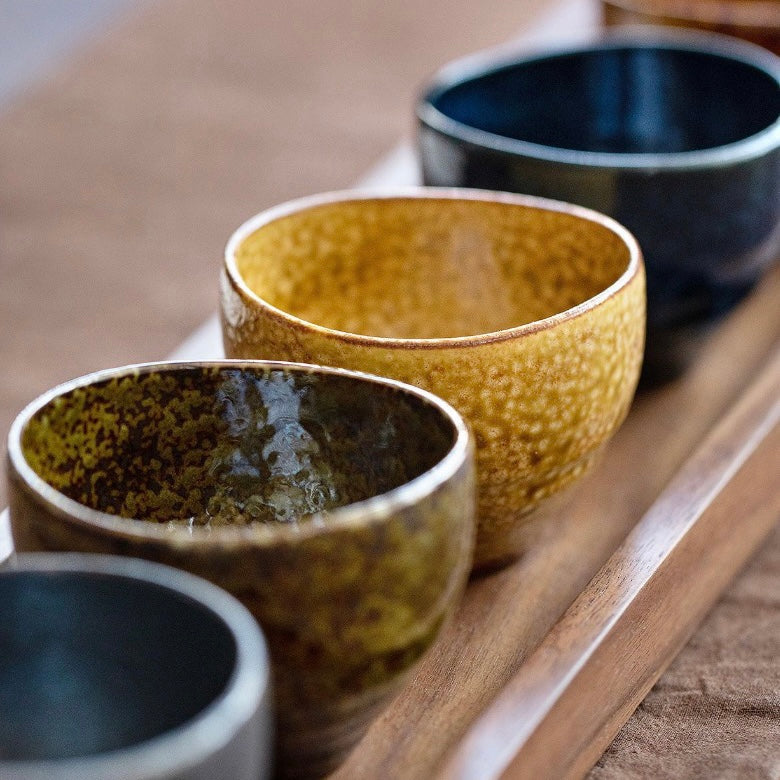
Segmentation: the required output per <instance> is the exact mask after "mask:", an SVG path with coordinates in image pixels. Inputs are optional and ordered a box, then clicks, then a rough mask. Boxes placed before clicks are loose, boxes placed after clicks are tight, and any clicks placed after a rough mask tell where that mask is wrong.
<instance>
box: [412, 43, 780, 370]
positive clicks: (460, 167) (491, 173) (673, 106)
mask: <svg viewBox="0 0 780 780" xmlns="http://www.w3.org/2000/svg"><path fill="white" fill-rule="evenodd" d="M417 116H418V120H419V130H418V144H419V150H420V159H421V164H422V173H423V181H424V183H425V184H428V185H432V186H437V187H438V186H457V187H480V188H484V189H487V190H505V191H508V192H522V193H528V194H531V195H539V196H542V197H547V198H556V199H558V200H562V201H566V202H569V203H577V204H580V205H582V206H586V207H588V208H591V209H595V210H596V211H600V212H602V213H604V214H608V215H609V216H611V217H613V218H614V219H616V220H617V221H618V222H620V223H621V224H623V225H625V226H626V227H627V228H628V229H629V230H630V231H631V232H632V233H633V234H634V235H635V236H636V238H637V240H638V241H639V245H640V246H641V248H642V253H643V255H644V259H645V263H646V270H647V343H646V349H645V361H644V367H643V381H644V383H645V384H646V385H652V384H659V383H662V382H665V381H669V380H671V379H674V378H676V377H677V376H679V375H680V374H681V373H682V372H683V371H684V370H685V369H686V368H687V367H688V366H689V365H690V364H691V363H692V362H693V360H694V359H695V357H696V355H697V354H698V351H699V348H700V346H701V344H702V343H703V341H704V339H705V338H706V336H707V335H708V333H709V332H710V331H711V330H712V328H713V327H714V326H716V325H717V324H718V323H719V322H720V320H722V318H723V317H724V316H725V315H726V314H727V313H728V312H729V311H731V309H732V308H733V307H734V306H735V305H736V304H737V303H739V301H741V300H742V299H743V298H744V297H745V296H746V295H747V294H748V293H749V292H750V291H751V290H752V289H753V287H754V286H755V284H756V283H757V281H758V280H759V279H760V278H761V277H762V275H763V274H764V272H765V270H766V269H767V267H768V266H769V265H770V264H771V263H772V262H774V261H775V259H776V258H777V255H778V252H780V59H779V58H777V57H775V56H774V55H772V54H771V53H770V52H768V51H765V50H763V49H760V48H758V47H756V46H752V45H750V44H748V43H745V42H744V41H739V40H735V39H733V38H728V37H726V36H721V35H715V34H712V33H710V34H706V33H701V32H698V33H697V32H696V31H690V30H688V31H671V30H668V29H667V30H664V29H663V28H644V29H641V28H636V29H634V30H631V31H623V30H619V31H613V32H611V33H610V34H606V35H604V36H602V37H599V38H598V39H597V40H595V41H589V42H587V43H576V44H569V45H566V46H565V47H563V48H561V49H552V50H545V51H544V52H535V53H534V52H532V53H529V54H521V55H519V54H517V53H509V52H507V51H506V50H503V51H499V52H489V51H488V52H483V53H480V54H478V55H475V56H472V57H468V58H465V59H463V60H460V61H457V62H453V63H451V64H449V65H447V66H446V67H444V68H443V69H442V70H441V71H440V72H439V74H437V75H436V76H435V77H434V78H433V80H432V83H431V84H430V86H429V87H428V88H427V89H426V91H425V93H424V95H423V96H422V97H421V99H420V101H419V103H418V106H417Z"/></svg>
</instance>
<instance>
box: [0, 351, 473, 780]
mask: <svg viewBox="0 0 780 780" xmlns="http://www.w3.org/2000/svg"><path fill="white" fill-rule="evenodd" d="M8 455H9V484H10V494H11V502H10V510H11V524H12V531H13V536H14V543H15V546H16V549H17V550H19V551H35V550H75V551H83V552H104V553H117V554H122V555H132V556H135V557H141V558H148V559H151V560H156V561H160V562H163V563H167V564H170V565H173V566H176V567H179V568H182V569H187V570H189V571H191V572H193V573H195V574H198V575H200V576H202V577H204V578H206V579H209V580H211V581H212V582H215V583H217V584H218V585H220V586H222V587H224V588H225V589H227V590H228V591H230V592H231V593H233V594H234V595H235V596H237V597H238V598H239V599H240V600H241V601H242V602H243V603H244V604H245V605H246V606H247V607H249V609H250V611H251V612H252V613H253V614H254V615H255V617H256V618H257V619H258V621H259V622H260V624H261V626H262V628H263V630H264V632H265V634H266V637H267V639H268V643H269V648H270V654H271V660H272V665H273V669H274V686H275V701H276V709H277V722H278V734H277V742H278V746H277V747H278V769H279V772H280V774H282V775H285V776H314V775H320V774H324V773H325V772H327V771H328V770H329V769H331V768H333V767H334V766H335V765H336V764H338V762H339V761H340V759H341V758H342V757H343V756H344V754H345V753H346V752H347V751H348V750H349V749H350V748H351V746H352V745H353V744H354V743H355V742H356V741H357V740H358V739H359V738H360V736H361V734H362V733H363V731H364V730H365V729H366V728H367V727H368V724H369V723H370V721H371V719H372V718H373V717H374V715H375V714H376V713H377V711H378V710H379V708H381V706H382V705H383V704H384V703H385V702H386V701H387V698H388V697H389V696H391V695H392V693H393V692H394V691H395V690H396V689H397V688H398V687H399V685H400V684H401V683H402V681H403V679H404V677H405V676H406V674H407V673H408V672H409V671H410V670H411V669H412V667H413V666H414V664H415V662H416V661H417V660H418V658H420V656H422V654H423V653H424V652H425V651H426V649H427V648H428V647H429V646H430V645H431V644H432V642H433V641H434V640H435V638H436V636H437V634H438V633H439V630H440V629H441V627H442V624H443V623H444V622H445V621H446V619H447V618H448V617H449V616H450V615H451V614H452V612H453V610H454V608H455V605H456V603H457V601H458V599H459V597H460V595H461V593H462V590H463V588H464V586H465V581H466V578H467V575H468V572H469V570H470V567H471V558H472V550H473V541H474V479H473V453H472V447H471V441H470V437H469V433H468V431H467V429H466V427H465V425H464V423H463V420H462V419H461V418H460V416H459V415H458V414H457V413H456V412H455V411H454V410H453V409H452V408H451V407H449V406H448V405H447V404H445V403H444V402H442V401H440V400H439V399H437V398H435V397H433V396H431V395H430V394H428V393H425V392H423V391H420V390H417V389H415V388H411V387H406V386H404V385H401V384H400V383H397V382H392V381H390V380H382V379H378V378H375V377H368V376H364V375H358V374H354V373H350V372H345V371H339V370H338V369H324V368H316V367H311V366H299V365H297V366H296V365H291V364H278V363H268V364H263V363H239V362H230V361H224V362H221V363H216V364H214V363H211V364H150V365H146V366H136V367H127V368H122V369H114V370H110V371H106V372H101V373H99V374H94V375H91V376H87V377H83V378H81V379H78V380H74V381H73V382H70V383H68V384H66V385H63V386H61V387H59V388H55V389H54V390H53V391H51V392H50V393H48V394H46V395H44V396H42V397H41V398H39V399H37V400H36V401H34V402H33V403H32V404H31V405H30V406H29V407H28V408H27V409H25V410H24V411H23V412H22V413H21V414H20V415H19V417H18V418H17V420H16V421H15V422H14V424H13V426H12V429H11V433H10V436H9V447H8ZM215 495H216V496H218V499H219V500H218V505H217V506H216V507H215V505H214V503H213V499H214V496H215ZM228 499H229V500H230V502H232V503H231V504H230V510H229V513H228V514H227V515H224V507H225V503H226V501H227V500H228ZM268 505H271V506H273V507H274V510H275V511H276V513H277V517H276V518H272V519H269V517H268V516H267V513H265V512H264V509H266V508H267V506H268ZM258 507H259V509H258ZM259 510H263V511H259ZM204 514H205V515H206V520H207V522H206V523H205V524H202V523H193V522H191V521H190V518H192V517H193V516H194V517H202V516H203V515H204ZM223 522H226V523H227V524H221V523H223Z"/></svg>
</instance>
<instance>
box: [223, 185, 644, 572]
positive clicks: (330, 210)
mask: <svg viewBox="0 0 780 780" xmlns="http://www.w3.org/2000/svg"><path fill="white" fill-rule="evenodd" d="M221 296H222V297H221V300H222V325H223V333H224V342H225V349H226V351H227V353H228V354H229V355H231V356H242V357H253V358H259V357H269V356H272V355H273V356H277V357H280V358H286V359H294V360H312V361H316V362H318V363H324V364H328V365H338V366H344V367H347V368H352V369H361V370H365V371H370V372H372V373H377V374H381V375H384V376H392V377H394V378H396V379H400V380H403V381H405V382H410V383H412V384H416V385H419V386H421V387H424V388H426V389H427V390H430V391H431V392H433V393H436V394H437V395H439V396H441V397H443V398H445V399H447V400H448V401H449V402H450V403H452V405H453V406H454V407H455V408H456V409H458V410H459V411H460V412H461V413H462V414H463V415H464V417H465V418H466V419H467V421H468V422H469V423H470V424H471V426H472V428H473V430H474V434H475V438H476V444H477V473H478V485H479V489H478V495H479V499H478V500H479V510H478V517H479V525H478V533H477V548H476V555H475V565H476V567H477V568H479V569H486V568H491V567H494V566H498V565H501V564H502V563H506V562H507V561H509V560H511V559H512V558H514V557H516V556H517V555H518V554H520V553H521V552H522V551H523V550H524V549H525V548H526V547H527V543H528V539H529V535H533V534H531V533H530V532H531V529H530V523H531V520H532V518H537V519H538V518H539V517H540V513H539V512H536V511H535V510H536V509H537V508H539V507H540V505H542V504H544V503H545V502H546V500H547V499H548V497H550V496H552V495H553V494H555V493H557V492H558V491H559V490H561V489H562V488H564V487H566V486H567V485H569V484H571V483H573V482H575V481H576V480H577V479H578V477H579V476H581V475H582V474H584V473H585V472H586V471H587V470H588V468H589V467H590V466H591V465H592V464H593V463H594V462H595V459H596V458H597V456H598V454H599V452H600V451H601V449H602V447H603V446H604V444H605V443H606V442H607V440H608V439H609V438H610V436H611V435H612V434H613V433H614V431H615V430H616V428H617V427H618V425H619V424H620V422H621V421H622V420H623V418H624V416H625V414H626V412H627V410H628V407H629V404H630V402H631V398H632V396H633V393H634V388H635V385H636V381H637V375H638V372H639V366H640V363H641V360H642V343H643V337H644V318H645V298H644V296H645V291H644V272H643V267H642V261H641V257H640V252H639V250H638V248H637V245H636V242H635V241H634V239H633V238H632V237H631V235H630V234H629V233H628V232H627V231H626V230H624V229H623V228H622V227H621V226H619V225H617V224H616V223H615V222H613V221H612V220H610V219H608V218H606V217H603V216H602V215H599V214H595V213H593V212H591V211H588V210H585V209H581V208H578V207H576V206H567V205H564V204H560V203H552V202H549V201H543V200H540V199H533V198H524V197H519V196H512V195H505V194H498V193H494V194H491V193H484V192H466V191H454V190H453V191H438V192H437V191H435V190H426V189H424V188H418V189H416V190H410V191H406V192H404V193H394V194H393V193H383V194H375V195H373V196H371V195H369V194H366V193H364V194H360V193H355V192H345V193H333V194H329V195H323V196H317V197H311V198H306V199H304V200H299V201H294V202H292V203H288V204H285V205H282V206H279V207H277V208H275V209H272V210H270V211H268V212H265V213H263V214H260V215H259V216H257V217H255V218H254V219H251V220H249V222H247V223H246V224H245V225H244V226H243V227H241V228H240V229H239V230H238V231H237V232H236V233H235V235H234V236H233V237H232V238H231V240H230V242H229V244H228V246H227V250H226V256H225V267H224V272H223V276H222V293H221Z"/></svg>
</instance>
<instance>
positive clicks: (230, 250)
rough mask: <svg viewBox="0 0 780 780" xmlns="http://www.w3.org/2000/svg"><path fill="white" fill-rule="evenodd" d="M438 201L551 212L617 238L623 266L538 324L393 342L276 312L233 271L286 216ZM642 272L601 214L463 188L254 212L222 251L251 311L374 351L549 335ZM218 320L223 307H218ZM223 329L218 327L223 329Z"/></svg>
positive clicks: (355, 193)
mask: <svg viewBox="0 0 780 780" xmlns="http://www.w3.org/2000/svg"><path fill="white" fill-rule="evenodd" d="M420 200H433V201H436V200H439V201H452V202H456V203H470V202H479V203H496V204H505V205H510V206H519V207H522V208H525V209H529V210H535V211H546V212H556V213H559V214H565V215H568V216H571V217H576V218H577V219H580V220H582V221H585V222H590V223H595V224H598V225H599V226H601V227H602V228H605V229H606V230H608V231H609V232H611V233H613V234H614V235H616V236H617V238H618V239H620V241H621V242H622V243H623V245H624V246H625V248H626V249H627V250H628V262H627V263H626V267H625V269H624V270H623V271H622V272H621V274H620V275H619V276H618V278H617V279H615V280H614V281H613V282H612V283H611V284H609V285H608V286H607V287H605V288H604V289H602V290H600V291H599V292H598V293H596V295H593V296H591V297H590V298H588V299H586V300H584V301H582V302H580V303H578V304H577V305H576V306H572V307H571V308H569V309H565V310H563V311H560V312H556V313H555V314H552V315H550V316H549V317H545V318H543V319H540V320H534V321H533V322H528V323H525V324H523V325H516V326H514V327H511V328H504V329H503V330H497V331H491V332H488V333H477V334H473V335H466V336H448V337H442V338H398V337H392V336H372V335H367V334H363V333H351V332H347V331H343V330H338V329H335V328H329V327H327V326H324V325H319V324H318V323H315V322H311V321H309V320H305V319H303V318H301V317H298V316H296V315H294V314H291V313H290V312H287V311H284V310H283V309H279V308H277V307H276V306H274V305H272V304H271V303H269V302H268V301H267V300H265V299H264V298H262V297H261V296H260V295H258V294H257V293H256V292H255V291H254V290H253V289H252V288H251V287H250V286H249V285H248V284H247V282H246V281H245V280H244V277H243V274H242V273H241V271H240V270H239V268H238V263H237V259H236V253H237V250H238V249H239V247H240V246H241V245H242V244H243V242H244V241H245V240H246V239H247V238H249V237H250V236H251V235H252V234H254V233H256V232H257V231H259V230H261V229H262V228H263V227H265V226H267V225H269V224H271V223H272V222H276V221H277V220H280V219H284V218H286V217H290V216H294V215H296V214H300V213H303V212H306V211H309V210H313V209H317V208H320V207H326V206H334V205H340V204H357V203H367V202H376V201H399V202H402V201H411V202H415V201H420ZM643 267H644V264H643V261H642V252H641V249H640V247H639V244H638V242H637V240H636V238H635V237H634V235H633V234H632V233H631V232H630V231H629V230H628V229H627V228H626V227H624V226H623V225H621V224H620V223H619V222H617V221H616V220H614V219H612V218H611V217H608V216H607V215H605V214H601V213H600V212H597V211H594V210H592V209H589V208H586V207H584V206H578V205H574V204H571V203H564V202H562V201H556V200H551V199H549V198H542V197H539V196H536V195H518V194H515V193H508V192H497V191H496V192H494V191H490V190H479V189H467V188H457V187H394V188H392V189H387V188H386V189H375V188H360V189H350V190H336V191H333V192H325V193H321V194H318V195H309V196H306V197H303V198H297V199H295V200H291V201H287V202H286V203H282V204H280V205H278V206H274V207H272V208H270V209H267V210H265V211H262V212H260V213H259V214H256V215H255V216H253V217H251V218H250V219H248V220H247V221H246V222H244V223H243V224H242V225H241V226H240V227H239V228H238V229H237V230H236V231H235V232H234V233H233V235H232V236H231V237H230V239H229V240H228V243H227V245H226V247H225V255H224V261H223V273H224V274H225V275H226V276H227V279H228V281H229V283H230V284H231V285H232V286H233V287H234V289H236V290H237V291H238V292H240V294H241V295H242V296H244V298H246V299H248V300H249V301H250V302H251V303H252V304H253V305H254V306H256V307H258V308H259V309H261V310H262V311H264V312H265V313H266V314H267V316H269V317H270V318H271V319H274V320H276V321H277V322H280V323H283V324H285V325H287V326H289V327H292V328H293V329H295V330H299V331H305V332H314V333H317V334H319V335H322V336H326V337H328V338H331V339H336V340H338V341H341V342H343V343H348V344H355V345H362V346H374V347H381V348H385V349H399V350H404V349H450V348H458V347H469V346H480V345H484V344H491V343H495V342H501V341H507V340H510V339H514V338H518V337H521V336H525V335H530V334H533V333H538V332H540V331H543V330H549V329H551V328H554V327H556V326H558V325H560V324H561V323H563V322H566V321H567V320H571V319H574V318H575V317H579V316H581V315H583V314H586V313H587V312H589V311H591V310H592V309H595V308H597V307H598V306H599V305H601V304H603V303H605V302H606V301H607V300H609V299H610V298H611V297H612V296H613V295H615V294H616V293H618V292H620V291H621V290H622V289H624V288H626V287H628V285H629V284H630V283H631V281H632V280H633V279H634V278H635V277H636V276H637V275H638V274H639V273H640V271H641V269H642V268H643ZM223 318H224V307H223ZM223 327H224V326H223Z"/></svg>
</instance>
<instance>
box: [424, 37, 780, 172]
mask: <svg viewBox="0 0 780 780" xmlns="http://www.w3.org/2000/svg"><path fill="white" fill-rule="evenodd" d="M624 48H637V49H656V50H675V51H686V52H695V53H700V54H705V55H709V56H713V57H718V58H720V59H725V60H732V61H736V62H740V63H742V64H744V65H748V66H751V67H753V68H755V69H756V70H758V71H760V72H762V73H764V74H765V75H767V76H768V77H769V78H771V79H774V81H775V83H776V84H777V86H778V89H780V57H778V56H777V55H775V54H773V53H772V52H770V51H768V50H767V49H764V48H762V47H761V46H758V45H756V44H754V43H750V42H748V41H744V40H740V39H737V38H734V37H732V36H728V35H723V34H721V33H716V32H709V31H702V30H693V29H690V30H689V29H671V28H664V27H657V26H653V25H642V26H634V25H629V26H626V27H617V28H612V29H608V30H604V31H601V32H600V33H598V34H596V35H594V36H590V37H589V38H588V39H587V40H584V41H582V40H580V41H575V42H570V43H564V44H559V45H556V46H551V47H546V48H544V49H542V50H532V51H528V50H518V49H517V47H516V46H499V47H495V48H491V49H487V50H483V51H480V52H477V53H475V54H472V55H468V56H466V57H462V58H460V59H457V60H454V61H452V62H450V63H449V64H447V65H445V66H444V67H443V68H441V69H440V70H439V71H438V72H436V73H435V74H434V75H433V77H432V78H431V79H430V81H429V82H428V84H427V86H425V87H424V89H423V92H422V94H421V95H420V96H419V97H418V100H417V104H416V107H415V112H416V116H417V121H418V128H419V129H421V130H428V131H432V132H435V133H437V134H438V135H441V136H443V137H445V138H448V139H450V140H452V141H457V142H458V143H460V144H464V145H466V146H470V147H474V148H477V149H484V150H486V151H492V152H495V153H499V154H507V155H511V156H513V157H518V158H528V159H533V160H540V161H543V162H551V163H559V164H565V165H570V166H573V167H579V168H585V169H606V170H626V171H640V172H642V173H653V172H658V171H663V172H670V171H689V170H702V169H704V170H706V169H708V168H713V167H721V166H728V165H736V164H738V163H742V162H746V161H749V160H753V159H757V158H759V157H762V156H763V155H765V154H768V153H770V152H772V151H774V150H776V149H778V148H780V114H779V115H778V116H777V118H776V119H775V121H774V122H772V123H771V124H769V125H768V126H766V127H765V128H763V129H762V130H760V131H758V132H757V133H754V134H753V135H750V136H746V137H745V138H740V139H739V140H737V141H734V142H732V143H729V144H723V145H721V146H715V147H710V148H707V149H693V150H689V151H684V152H660V153H659V152H642V153H628V152H593V151H587V150H576V149H566V148H564V147H557V146H548V145H545V144H539V143H533V142H531V141H523V140H520V139H516V138H509V137H507V136H503V135H500V134H497V133H492V132H489V131H487V130H481V129H479V128H476V127H473V126H471V125H468V124H466V123H464V122H460V121H458V120H457V119H453V118H452V117H450V116H448V115H447V114H445V113H443V112H442V111H440V110H439V109H438V108H436V107H435V106H434V101H435V100H436V99H438V98H439V97H440V96H441V95H442V94H443V93H445V92H446V91H448V90H449V89H452V88H453V87H455V86H458V85H461V84H464V83H468V82H471V81H475V80H477V79H480V78H484V77H486V76H489V75H492V74H495V73H498V72H500V71H503V70H510V69H513V68H516V67H521V66H524V65H527V64H530V63H534V62H540V61H544V60H555V59H563V58H568V57H576V56H578V55H581V54H584V53H588V52H608V51H613V50H615V49H624Z"/></svg>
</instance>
